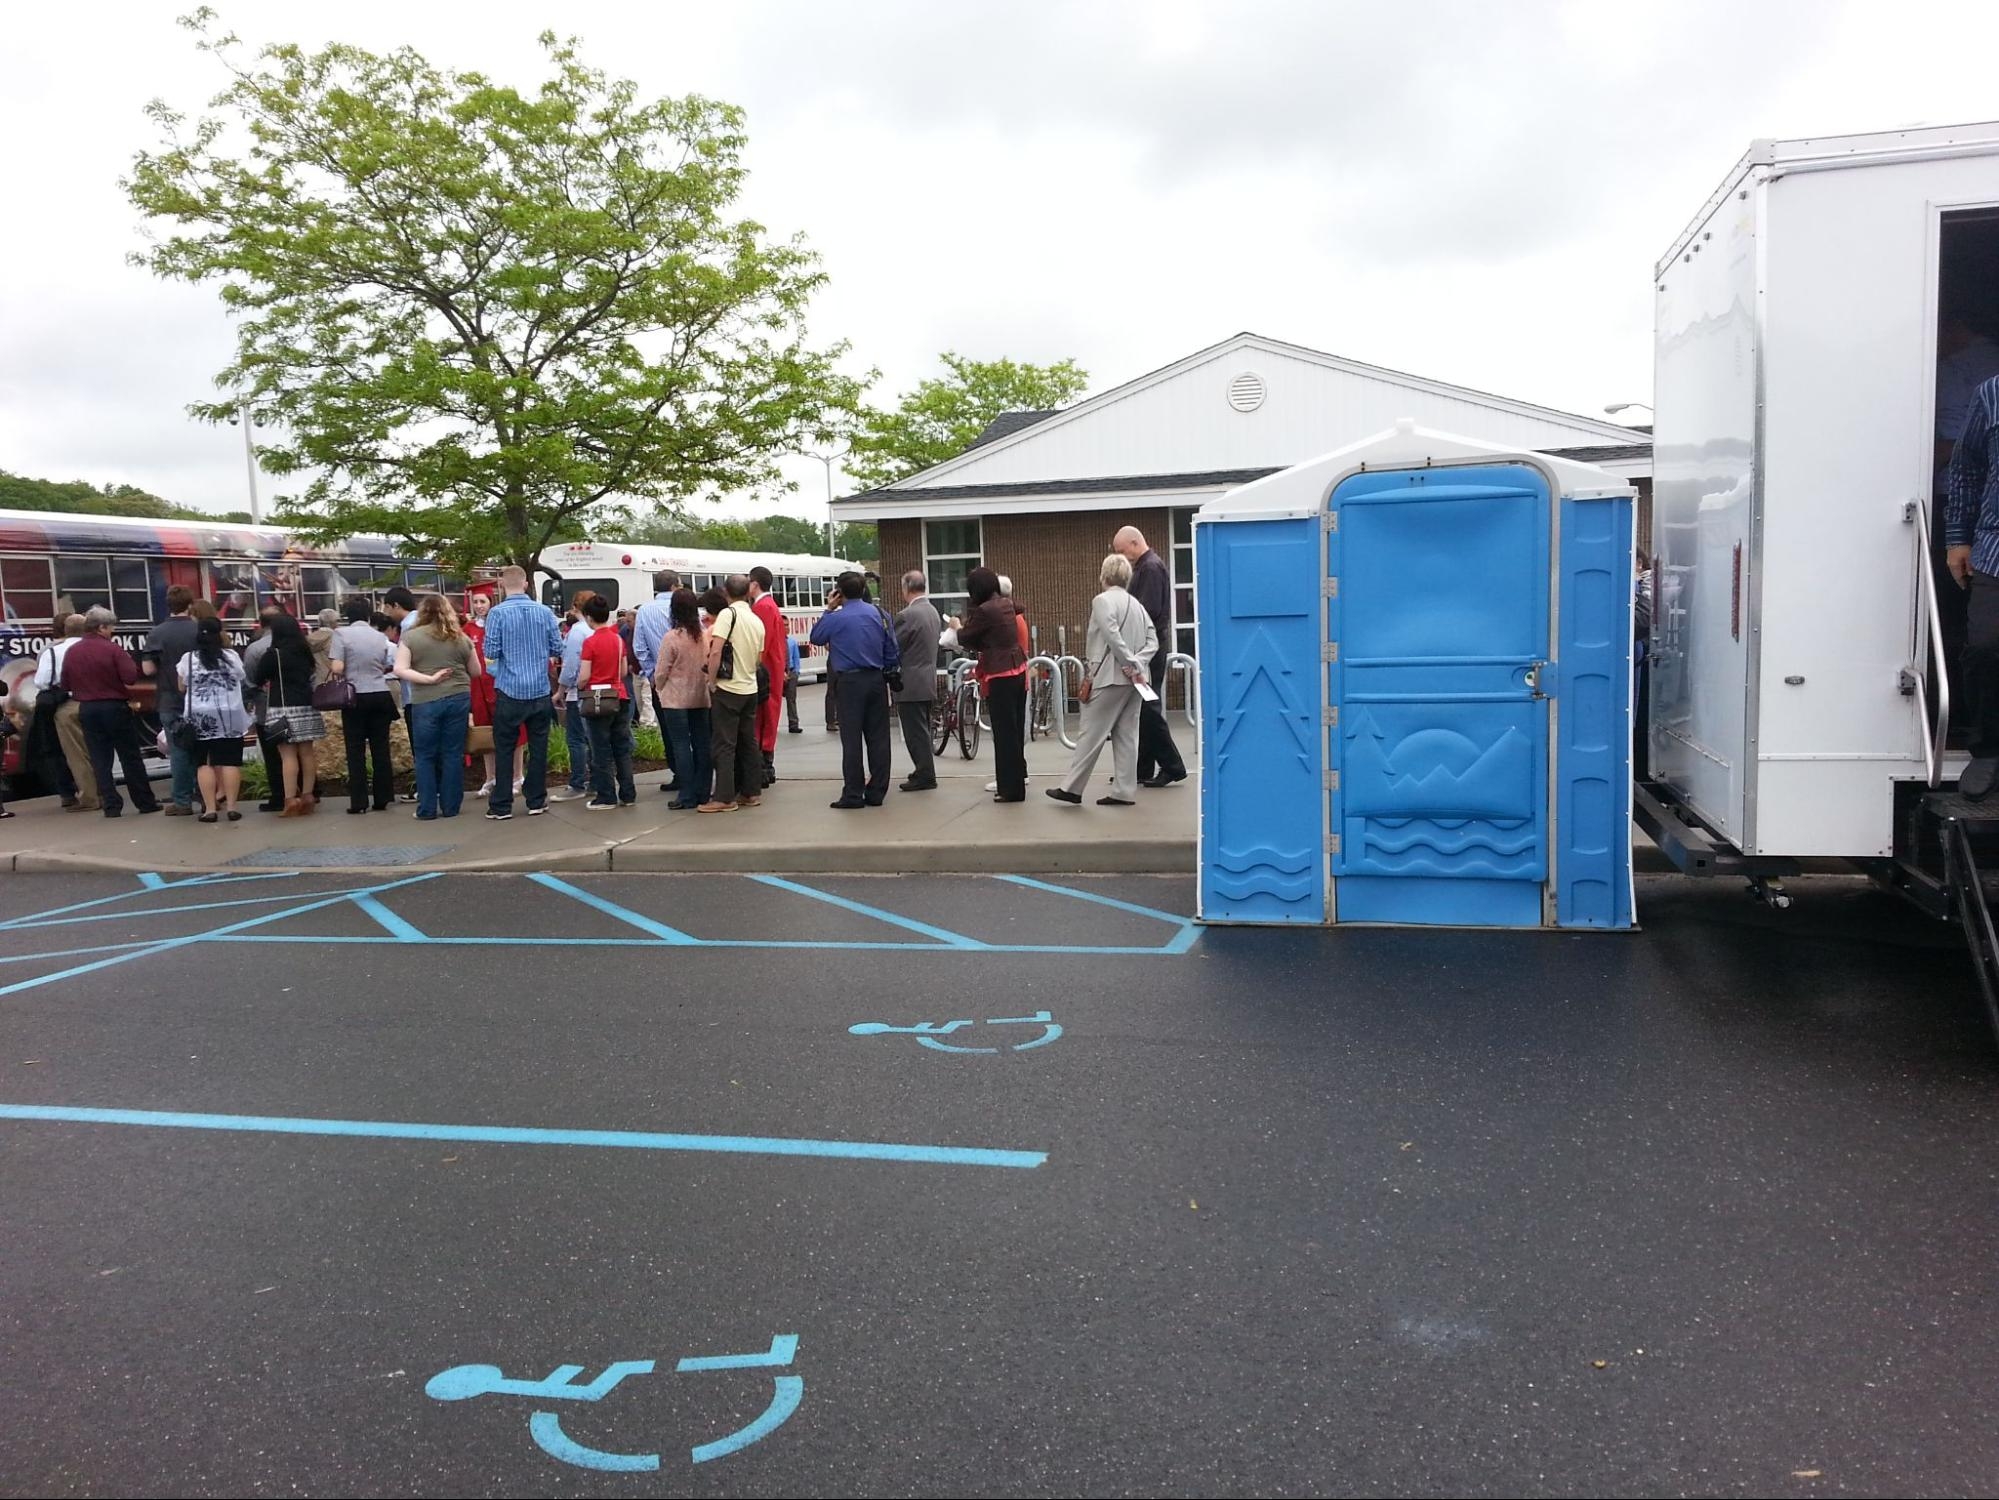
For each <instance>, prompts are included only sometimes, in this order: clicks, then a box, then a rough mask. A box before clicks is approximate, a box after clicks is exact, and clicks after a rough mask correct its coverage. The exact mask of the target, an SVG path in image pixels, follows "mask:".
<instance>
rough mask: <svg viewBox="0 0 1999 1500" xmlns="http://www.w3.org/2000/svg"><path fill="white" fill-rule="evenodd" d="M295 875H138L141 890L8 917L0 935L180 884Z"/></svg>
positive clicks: (282, 872)
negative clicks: (168, 877) (183, 877)
mask: <svg viewBox="0 0 1999 1500" xmlns="http://www.w3.org/2000/svg"><path fill="white" fill-rule="evenodd" d="M298 873H299V872H298V871H297V870H278V871H275V872H273V873H271V874H268V875H197V876H195V877H194V878H193V879H192V880H165V879H162V878H161V877H160V876H158V875H155V876H153V877H152V879H153V880H155V881H158V882H159V883H158V884H157V885H154V884H149V883H148V882H147V877H146V876H144V875H141V876H140V877H139V881H140V888H139V889H138V890H136V891H119V892H118V893H117V894H116V895H112V896H98V897H95V898H93V899H91V900H89V901H73V902H71V903H70V904H69V905H68V906H52V907H50V908H49V909H48V910H47V911H31V912H25V913H23V914H22V915H21V916H18V917H9V918H7V920H6V921H4V922H0V932H5V931H7V930H8V929H10V928H14V927H32V926H33V925H34V924H35V923H37V922H40V921H43V920H45V919H46V918H49V917H60V916H63V915H65V914H66V913H69V912H73V911H88V910H90V909H91V908H92V907H97V906H109V905H110V904H111V903H112V902H114V901H130V900H131V899H132V898H133V897H134V896H143V895H145V894H146V893H147V892H148V891H164V890H173V889H176V888H177V887H179V886H183V885H231V884H234V883H235V882H236V881H239V880H290V879H292V878H293V877H294V876H296V875H297V874H298Z"/></svg>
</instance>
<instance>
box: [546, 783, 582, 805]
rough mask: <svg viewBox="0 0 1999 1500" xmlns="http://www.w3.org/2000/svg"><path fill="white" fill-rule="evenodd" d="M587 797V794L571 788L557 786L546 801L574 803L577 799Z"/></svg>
mask: <svg viewBox="0 0 1999 1500" xmlns="http://www.w3.org/2000/svg"><path fill="white" fill-rule="evenodd" d="M588 795H589V793H587V792H579V791H577V790H576V788H575V787H573V786H559V787H557V788H556V789H555V790H554V791H552V792H550V793H549V794H548V800H549V801H551V802H574V801H575V800H576V799H577V798H578V797H585V796H588Z"/></svg>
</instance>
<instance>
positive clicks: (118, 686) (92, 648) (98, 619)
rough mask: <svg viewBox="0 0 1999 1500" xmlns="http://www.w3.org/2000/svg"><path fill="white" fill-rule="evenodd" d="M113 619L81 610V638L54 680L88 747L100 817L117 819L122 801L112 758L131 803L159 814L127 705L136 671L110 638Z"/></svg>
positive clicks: (135, 723)
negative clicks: (72, 706) (71, 703)
mask: <svg viewBox="0 0 1999 1500" xmlns="http://www.w3.org/2000/svg"><path fill="white" fill-rule="evenodd" d="M117 623H118V619H117V616H115V615H114V614H112V613H111V611H110V610H108V609H104V608H102V607H101V606H100V607H97V608H93V609H89V610H86V611H85V612H84V616H83V635H82V637H81V638H80V639H79V640H78V641H77V643H76V644H75V645H74V646H71V647H70V648H69V654H68V655H66V656H65V657H63V660H62V675H61V677H60V679H59V680H60V682H61V684H62V686H63V687H64V688H65V689H67V690H68V692H69V695H70V697H72V698H74V699H75V700H76V706H77V711H78V713H79V714H80V715H81V716H82V718H83V738H84V743H85V744H87V745H88V746H89V747H90V768H91V770H92V771H93V772H94V773H95V775H96V778H97V795H98V796H99V797H100V798H102V799H103V802H104V816H105V817H107V818H117V817H122V816H123V815H124V812H125V799H124V798H123V797H120V796H119V795H118V786H117V783H116V782H115V781H114V780H113V779H112V771H111V763H112V758H113V757H114V756H115V757H116V758H117V759H118V760H119V761H121V762H123V764H124V767H125V790H126V791H127V792H129V793H130V794H131V797H132V805H133V806H134V807H136V808H138V809H139V811H140V812H142V813H153V812H158V811H159V810H160V802H159V798H157V797H155V796H154V795H153V783H152V780H151V778H150V777H149V776H148V775H147V774H146V762H145V758H144V756H143V755H142V754H141V753H140V750H139V725H138V721H137V720H136V719H134V718H133V717H132V705H131V703H130V702H129V701H128V699H129V698H130V696H131V692H132V688H133V687H134V685H136V684H137V682H138V681H139V668H138V666H137V665H136V664H135V663H134V662H133V660H132V653H131V652H129V651H127V650H126V649H125V648H124V647H123V646H121V645H119V644H118V643H117V642H116V641H114V640H112V639H111V630H112V627H113V626H114V625H116V624H117Z"/></svg>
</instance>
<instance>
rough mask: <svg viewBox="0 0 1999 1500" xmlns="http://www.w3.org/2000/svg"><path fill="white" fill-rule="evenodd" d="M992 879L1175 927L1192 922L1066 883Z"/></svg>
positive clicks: (1010, 877)
mask: <svg viewBox="0 0 1999 1500" xmlns="http://www.w3.org/2000/svg"><path fill="white" fill-rule="evenodd" d="M993 879H995V880H1004V881H1005V882H1006V883H1007V884H1008V885H1024V886H1026V887H1028V888H1029V889H1030V890H1036V891H1047V892H1049V893H1051V894H1052V895H1056V896H1070V897H1073V898H1074V899H1076V900H1078V901H1093V902H1095V903H1096V904H1097V905H1098V906H1109V907H1115V908H1116V909H1117V910H1118V911H1128V912H1130V913H1132V914H1133V915H1134V916H1140V917H1153V918H1156V919H1157V920H1159V921H1161V922H1171V923H1172V924H1173V925H1174V926H1175V927H1187V926H1191V925H1192V923H1193V918H1191V917H1183V916H1181V915H1179V914H1178V913H1177V912H1170V911H1160V910H1159V909H1158V908H1157V907H1152V906H1140V905H1138V903H1137V902H1135V901H1120V900H1118V899H1117V897H1115V896H1100V895H1098V894H1097V893H1096V892H1095V891H1078V890H1072V889H1070V888H1069V887H1068V886H1066V885H1052V884H1050V883H1049V882H1048V881H1046V880H1036V879H1034V878H1033V877H1032V876H1028V875H995V876H994V877H993Z"/></svg>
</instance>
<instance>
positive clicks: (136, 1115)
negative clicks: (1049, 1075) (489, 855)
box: [0, 1104, 1048, 1168]
mask: <svg viewBox="0 0 1999 1500" xmlns="http://www.w3.org/2000/svg"><path fill="white" fill-rule="evenodd" d="M0 1119H5V1120H45V1121H61V1122H66V1123H70V1124H80V1125H139V1126H149V1127H152V1128H154V1129H165V1130H224V1131H241V1132H248V1133H251V1134H260V1135H331V1136H358V1137H363V1138H369V1139H375V1140H392V1141H468V1142H480V1143H487V1144H493V1145H509V1146H596V1147H607V1148H612V1149H619V1150H627V1151H702V1152H719V1153H722V1154H724V1155H737V1156H817V1157H829V1158H835V1159H841V1160H848V1161H896V1162H922V1163H927V1164H932V1165H941V1166H953V1167H1015V1168H1031V1167H1038V1166H1041V1165H1042V1164H1043V1163H1045V1162H1046V1161H1047V1160H1048V1153H1047V1152H1045V1151H1004V1150H995V1149H991V1148H987V1147H981V1146H917V1145H904V1144H901V1143H898V1142H893V1141H827V1140H810V1139H801V1138H797V1137H792V1136H761V1135H686V1134H680V1133H669V1132H662V1131H647V1130H544V1129H537V1128H533V1127H529V1126H520V1125H428V1124H414V1123H408V1122H405V1121H401V1120H315V1119H301V1118H298V1117H296V1116H288V1115H214V1114H189V1113H183V1112H180V1111H177V1110H156V1109H83V1108H75V1107H71V1106H67V1105H58V1104H0Z"/></svg>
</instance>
